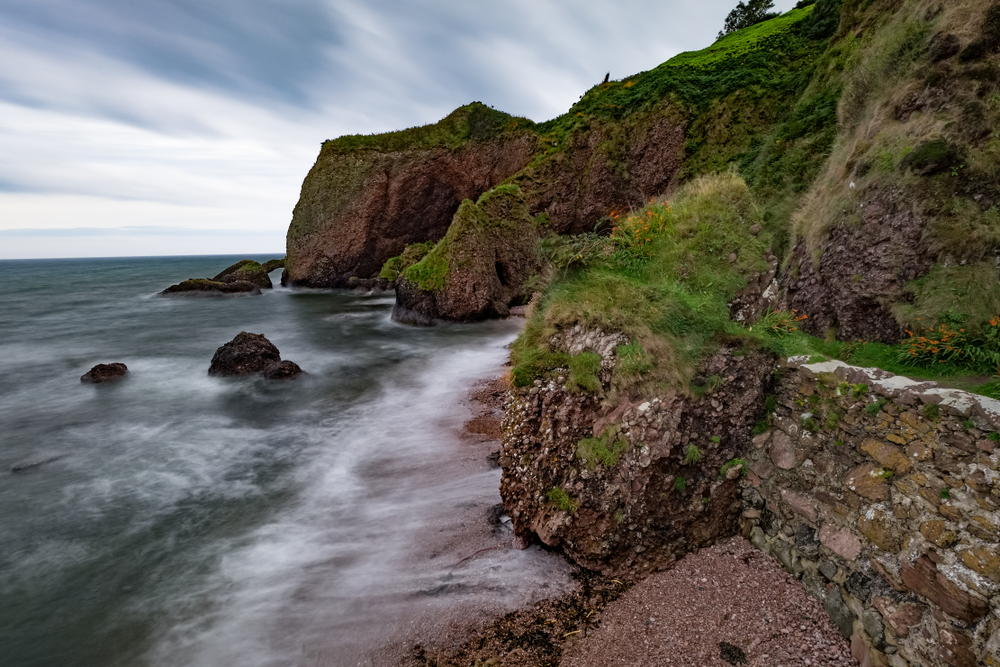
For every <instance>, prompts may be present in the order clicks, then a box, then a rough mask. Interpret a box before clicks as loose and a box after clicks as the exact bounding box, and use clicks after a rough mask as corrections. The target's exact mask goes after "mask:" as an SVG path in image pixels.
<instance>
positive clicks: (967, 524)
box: [741, 358, 1000, 667]
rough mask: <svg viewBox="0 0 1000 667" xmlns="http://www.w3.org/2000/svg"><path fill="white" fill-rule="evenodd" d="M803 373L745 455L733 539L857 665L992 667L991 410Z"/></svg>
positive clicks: (998, 488)
mask: <svg viewBox="0 0 1000 667" xmlns="http://www.w3.org/2000/svg"><path fill="white" fill-rule="evenodd" d="M807 361H808V360H807V359H805V358H792V359H789V360H788V361H787V362H786V364H784V365H783V366H782V367H781V368H780V369H779V371H778V376H779V378H780V379H779V381H778V382H777V384H776V385H775V396H774V398H775V399H776V404H777V405H776V409H775V410H774V412H773V414H772V415H771V416H770V429H769V430H767V431H766V432H764V433H761V434H760V435H757V436H756V437H755V438H754V440H753V446H752V447H751V448H750V451H749V452H748V453H747V455H746V458H747V460H748V466H747V467H748V471H747V474H746V477H745V478H744V480H743V482H742V485H743V489H742V491H741V497H742V499H743V506H744V509H743V515H742V516H743V520H742V530H743V533H744V535H746V536H747V537H749V538H750V539H751V541H752V542H753V543H754V544H755V545H756V546H757V547H758V548H760V549H762V550H764V551H767V552H768V553H770V554H772V555H774V556H775V557H776V558H777V559H778V560H779V561H780V562H781V563H782V565H783V566H784V567H785V568H786V569H787V570H789V571H790V572H792V573H794V574H795V575H797V576H799V577H800V578H801V579H802V581H803V583H804V584H805V586H806V588H807V589H808V590H809V591H810V593H811V594H813V595H815V596H816V597H818V598H820V599H821V600H823V604H824V606H825V608H826V609H827V611H828V612H829V613H830V615H831V616H832V617H833V619H834V620H835V621H836V623H837V624H838V626H839V627H840V629H841V631H842V632H843V633H844V635H845V636H847V637H850V638H851V641H852V650H853V652H854V654H855V656H856V657H857V658H858V660H859V662H860V663H861V665H863V666H866V665H892V666H894V667H903V666H916V665H921V666H944V665H951V666H952V667H976V665H986V666H989V667H1000V546H998V539H1000V473H998V470H1000V447H998V445H1000V442H998V441H997V439H1000V436H998V435H997V431H998V430H1000V402H998V401H994V400H992V399H987V398H984V397H980V396H975V395H972V394H968V393H966V392H963V391H958V390H953V389H944V388H941V387H939V386H937V385H936V384H935V383H933V382H916V381H913V380H910V379H907V378H904V377H901V376H893V375H892V374H890V373H886V372H885V371H880V370H877V369H862V368H855V367H851V366H848V365H846V364H843V363H841V362H837V361H829V362H823V363H815V364H809V363H807ZM772 407H774V405H773V404H772ZM995 438H996V439H995Z"/></svg>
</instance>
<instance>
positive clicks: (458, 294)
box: [392, 185, 539, 324]
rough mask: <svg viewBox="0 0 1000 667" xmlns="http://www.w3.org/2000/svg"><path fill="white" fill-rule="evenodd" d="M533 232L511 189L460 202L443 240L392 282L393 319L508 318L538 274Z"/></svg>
mask: <svg viewBox="0 0 1000 667" xmlns="http://www.w3.org/2000/svg"><path fill="white" fill-rule="evenodd" d="M537 243H538V232H537V230H536V225H535V221H534V220H533V219H532V218H531V216H530V215H528V206H527V201H526V200H525V197H524V195H523V194H522V193H521V191H520V190H519V189H518V188H517V187H516V186H513V185H505V186H501V187H499V188H496V189H494V190H491V191H489V192H487V193H486V194H484V195H483V196H482V197H480V198H479V201H478V202H476V203H473V202H472V201H471V200H466V201H464V202H462V206H461V207H460V208H459V210H458V213H456V214H455V219H454V222H452V224H451V227H449V229H448V234H447V235H446V236H445V237H444V239H442V240H441V242H440V243H438V244H437V245H436V246H435V247H434V249H433V250H431V251H430V253H428V254H427V255H426V256H425V257H424V258H423V259H421V260H420V261H419V262H417V263H415V264H413V265H412V266H410V267H409V268H407V269H406V270H405V271H404V272H403V273H402V276H401V277H399V278H398V279H397V281H396V305H395V307H394V308H393V312H392V318H393V319H394V320H396V321H397V322H403V323H406V324H429V323H431V322H432V321H433V320H436V319H443V320H452V321H469V320H481V319H485V318H489V317H507V315H509V314H510V310H509V308H510V306H511V305H514V304H515V302H518V303H523V302H525V301H527V298H528V297H529V296H530V295H529V294H527V293H526V292H525V289H524V285H525V282H526V281H527V279H528V278H529V277H530V276H531V275H532V274H533V273H535V272H536V271H537V270H538V268H539V260H538V256H537V250H536V246H537Z"/></svg>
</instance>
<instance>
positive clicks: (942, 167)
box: [900, 139, 962, 176]
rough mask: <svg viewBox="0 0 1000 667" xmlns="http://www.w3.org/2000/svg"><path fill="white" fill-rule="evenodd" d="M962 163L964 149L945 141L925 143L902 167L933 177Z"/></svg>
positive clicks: (915, 150) (910, 155) (908, 156)
mask: <svg viewBox="0 0 1000 667" xmlns="http://www.w3.org/2000/svg"><path fill="white" fill-rule="evenodd" d="M961 163H962V148H961V147H960V146H957V145H955V144H953V143H951V142H949V141H947V140H944V139H933V140H931V141H925V142H923V143H921V144H920V145H919V146H917V147H916V148H915V149H913V150H912V151H911V152H910V153H909V154H907V156H906V157H905V158H903V161H902V163H901V165H900V166H901V167H903V168H906V169H912V170H914V171H918V172H920V173H921V174H922V175H924V176H932V175H934V174H938V173H941V172H942V171H946V170H950V169H951V168H952V167H956V166H958V165H959V164H961Z"/></svg>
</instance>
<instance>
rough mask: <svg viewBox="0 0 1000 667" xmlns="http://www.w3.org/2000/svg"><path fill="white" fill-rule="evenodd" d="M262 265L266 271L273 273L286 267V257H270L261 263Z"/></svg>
mask: <svg viewBox="0 0 1000 667" xmlns="http://www.w3.org/2000/svg"><path fill="white" fill-rule="evenodd" d="M261 267H262V268H263V270H264V273H268V274H269V273H271V272H272V271H276V270H278V269H284V268H285V258H284V257H282V258H281V259H269V260H267V261H266V262H264V263H263V264H261Z"/></svg>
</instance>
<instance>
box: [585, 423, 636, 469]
mask: <svg viewBox="0 0 1000 667" xmlns="http://www.w3.org/2000/svg"><path fill="white" fill-rule="evenodd" d="M628 447H629V444H628V440H625V439H624V438H621V437H619V428H618V426H617V425H613V426H610V427H608V428H607V429H605V431H604V433H602V434H601V437H599V438H583V439H581V440H580V442H579V443H577V446H576V457H577V458H578V459H580V460H581V461H583V463H584V465H586V466H587V467H588V468H590V469H594V468H596V467H598V466H601V465H603V466H606V467H612V466H616V465H618V461H619V459H620V457H621V455H622V454H623V453H624V452H626V451H627V450H628Z"/></svg>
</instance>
